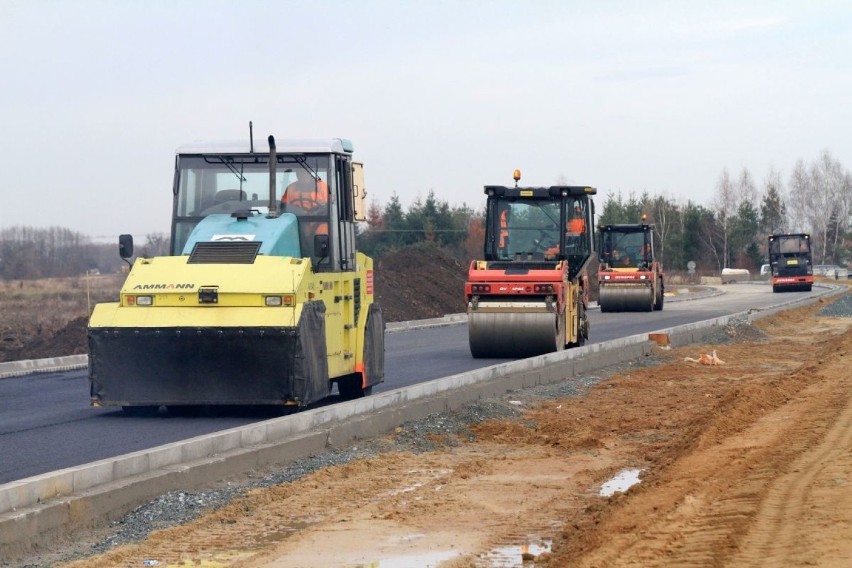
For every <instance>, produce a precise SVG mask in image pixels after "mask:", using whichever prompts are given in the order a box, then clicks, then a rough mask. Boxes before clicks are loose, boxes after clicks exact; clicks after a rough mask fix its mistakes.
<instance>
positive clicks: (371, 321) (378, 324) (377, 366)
mask: <svg viewBox="0 0 852 568" xmlns="http://www.w3.org/2000/svg"><path fill="white" fill-rule="evenodd" d="M366 325H367V328H366V330H365V331H364V372H365V373H366V375H367V386H368V387H369V386H373V385H377V384H379V383H381V382H383V381H384V377H385V318H384V316H383V315H382V309H381V308H380V307H379V305H378V304H375V303H374V304H370V309H369V310H368V311H367V324H366Z"/></svg>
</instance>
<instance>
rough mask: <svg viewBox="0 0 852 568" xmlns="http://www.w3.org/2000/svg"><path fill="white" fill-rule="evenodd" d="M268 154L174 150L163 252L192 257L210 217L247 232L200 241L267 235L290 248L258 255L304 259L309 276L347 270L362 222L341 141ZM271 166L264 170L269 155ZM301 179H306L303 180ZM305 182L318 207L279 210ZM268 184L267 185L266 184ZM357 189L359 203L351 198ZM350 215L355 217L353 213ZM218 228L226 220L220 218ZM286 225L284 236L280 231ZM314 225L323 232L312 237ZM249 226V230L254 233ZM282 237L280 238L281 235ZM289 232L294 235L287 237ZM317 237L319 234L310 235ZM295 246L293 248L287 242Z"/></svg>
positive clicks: (353, 172) (215, 147)
mask: <svg viewBox="0 0 852 568" xmlns="http://www.w3.org/2000/svg"><path fill="white" fill-rule="evenodd" d="M273 150H274V152H272V153H270V146H269V143H268V141H265V142H264V143H261V144H253V143H252V144H251V146H249V144H248V143H245V142H235V143H228V142H225V143H198V144H192V145H188V146H183V147H181V148H178V150H177V157H176V160H175V178H174V186H173V194H174V206H173V218H172V233H171V254H172V255H188V254H191V253H192V248H193V247H194V246H195V244H196V243H195V241H196V240H197V237H198V232H196V233H195V234H194V233H193V231H195V230H196V228H198V227H199V224H200V223H201V222H202V221H204V220H205V219H208V218H210V217H211V216H212V215H225V216H228V217H231V218H233V219H234V220H236V221H243V222H248V223H249V224H250V225H251V226H252V228H250V229H242V228H241V229H240V230H238V231H236V233H238V234H230V233H229V231H228V230H220V231H219V232H218V233H217V234H209V235H206V236H204V237H201V238H203V239H204V240H212V241H222V242H227V241H228V240H240V241H245V240H249V241H251V240H261V239H263V238H265V235H266V236H268V235H269V234H270V232H271V233H275V234H278V235H279V238H281V237H280V235H281V234H285V235H287V238H286V239H285V240H287V241H289V243H290V245H291V246H277V247H276V248H274V249H268V248H263V249H261V252H260V254H263V253H264V251H266V254H277V255H280V256H298V257H301V258H310V259H311V263H312V265H313V267H314V270H315V271H326V272H327V271H339V270H353V269H354V268H355V221H356V218H357V219H360V218H362V217H363V203H362V200H363V191H362V187H361V185H362V184H361V181H360V180H361V175H362V174H361V164H357V163H353V162H352V161H351V154H352V151H353V147H352V143H351V142H349V141H348V140H344V139H339V138H335V139H327V140H280V141H278V142H277V143H276V144H275V147H274V148H273ZM271 155H274V156H275V167H274V168H270V156H271ZM305 173H307V174H308V176H305ZM300 175H302V176H303V180H302V182H303V183H304V179H305V178H306V177H307V178H308V179H311V180H313V182H314V184H315V186H316V189H317V191H318V192H319V191H322V192H324V193H327V195H321V196H319V198H320V199H318V201H319V202H320V203H321V205H320V206H319V207H316V208H313V209H311V210H306V209H300V208H296V207H290V208H289V209H290V210H284V211H282V201H281V200H282V197H283V195H284V193H285V191H286V190H287V188H288V187H292V185H293V184H295V183H296V182H297V181H298V180H297V176H300ZM272 178H274V179H272ZM359 191H360V194H361V199H357V198H355V195H357V194H358V193H359ZM356 209H358V211H357V212H356ZM221 221H222V223H223V226H229V227H240V226H239V225H233V224H232V225H227V224H226V223H227V219H224V218H223V219H221ZM288 223H290V224H293V225H294V229H293V230H292V231H289V230H288V229H286V228H285V227H284V225H286V224H288ZM318 227H323V228H324V230H320V231H318ZM255 228H257V230H255ZM282 231H283V233H282ZM293 233H295V234H296V235H298V236H297V237H294V236H292V235H293ZM317 233H324V234H325V236H322V235H319V236H318V235H317ZM293 241H298V242H293Z"/></svg>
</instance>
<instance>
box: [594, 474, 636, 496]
mask: <svg viewBox="0 0 852 568" xmlns="http://www.w3.org/2000/svg"><path fill="white" fill-rule="evenodd" d="M643 471H644V470H642V469H623V470H621V471H619V472H618V473H617V474H615V477H613V478H612V479H610V480H609V481H607V482H606V483H604V484H603V485H601V490H600V491H599V492H598V495H600V496H601V497H612V496H613V495H615V494H616V493H619V492H621V493H624V492H625V491H627V490H628V489H630V488H631V487H633V486H634V485H636V484H637V483H639V481H640V480H639V474H641V473H642V472H643Z"/></svg>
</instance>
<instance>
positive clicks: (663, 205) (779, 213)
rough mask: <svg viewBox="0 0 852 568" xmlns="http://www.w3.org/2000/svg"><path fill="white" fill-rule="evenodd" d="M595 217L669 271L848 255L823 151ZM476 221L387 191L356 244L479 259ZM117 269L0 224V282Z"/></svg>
mask: <svg viewBox="0 0 852 568" xmlns="http://www.w3.org/2000/svg"><path fill="white" fill-rule="evenodd" d="M560 183H563V182H562V181H561V180H560ZM597 214H598V219H597V223H598V225H602V224H611V223H638V222H640V221H641V219H642V216H643V214H644V215H646V216H647V221H646V222H648V223H651V224H653V226H654V232H655V236H656V240H657V243H656V244H657V247H656V250H657V254H658V256H659V257H660V258H661V259H662V260H663V262H664V264H665V266H666V267H667V269H669V270H684V271H685V270H686V269H687V263H689V262H690V261H693V262H695V264H696V269H697V271H698V272H703V273H709V272H719V271H721V270H722V269H724V268H730V267H736V268H748V269H750V270H756V269H757V268H758V267H759V266H760V265H761V264H763V263H765V262H766V261H767V260H766V255H767V251H766V246H767V237H768V235H770V234H773V233H775V234H777V233H796V232H805V233H809V234H810V235H811V237H812V241H813V252H814V262H815V263H816V264H840V265H844V264H846V263H847V262H848V259H849V258H850V257H852V232H850V230H852V226H851V225H852V219H851V218H850V217H852V175H850V173H849V170H847V169H846V168H845V167H844V166H843V165H842V164H841V163H840V161H839V160H837V159H836V158H835V157H834V156H832V155H831V153H830V152H829V151H827V150H826V151H823V152H822V153H821V154H820V155H819V156H818V157H817V158H816V159H815V160H813V161H812V162H806V161H804V160H798V161H797V162H796V164H795V165H794V167H793V169H792V171H791V173H790V176H789V178H788V180H787V182H786V184H785V181H784V177H783V175H782V173H781V172H780V171H778V170H776V169H774V168H773V169H771V170H770V171H769V173H768V174H767V175H766V177H765V178H764V179H763V180H761V182H759V183H758V182H757V181H756V180H755V179H754V177H753V176H752V174H751V173H750V172H749V170H748V169H747V168H743V169H742V170H741V171H740V172H739V173H737V174H736V175H732V174H731V172H730V171H729V170H728V169H727V168H725V169H723V170H722V172H721V173H720V174H719V177H718V179H717V181H716V184H715V193H714V195H713V196H712V199H711V200H710V202H709V203H707V204H701V203H697V202H695V201H692V200H677V199H674V198H672V197H669V196H667V195H665V193H664V192H660V193H657V194H653V193H651V192H649V191H647V190H645V191H643V192H641V193H639V194H637V193H636V192H629V193H628V194H627V195H626V196H625V195H624V194H623V193H621V192H618V193H615V194H610V195H608V196H607V197H606V198H605V199H604V200H603V202H602V203H601V202H600V201H598V203H597ZM484 217H485V209H484V205H482V206H480V207H479V208H473V207H471V206H468V205H466V204H462V205H460V206H455V205H450V204H449V203H448V202H447V201H441V200H439V199H437V198H436V197H435V193H434V191H430V192H429V193H428V195H427V196H426V198H425V199H420V198H419V199H417V200H416V201H415V202H414V203H413V204H412V205H411V206H410V207H408V208H407V209H405V208H404V207H403V206H402V204H401V202H400V199H399V196H397V195H396V194H394V195H393V196H392V197H391V199H390V201H389V202H388V203H387V204H385V205H382V204H380V203H378V202H373V203H371V205H370V207H369V209H368V213H367V221H366V222H365V223H362V224H361V226H360V227H359V231H358V233H359V236H358V246H359V248H360V250H362V251H364V252H365V253H366V254H368V255H370V256H373V257H375V258H381V257H382V256H383V255H385V254H387V253H388V252H391V251H394V250H398V249H400V248H404V247H408V246H412V245H420V246H434V247H440V248H442V249H444V250H446V251H449V252H451V253H453V254H455V255H456V256H457V257H459V258H460V259H462V260H465V261H468V260H471V259H474V258H479V257H481V255H482V248H483V241H484V235H485V218H484ZM168 244H169V243H168V237H167V236H166V235H163V234H161V233H155V234H151V235H148V236H147V237H146V242H145V244H144V245H143V246H142V247H138V250H137V253H138V254H139V255H141V256H156V255H160V254H167V251H168ZM122 266H123V263H122V261H121V260H120V259H119V258H118V254H117V247H116V245H115V244H96V243H93V242H91V240H90V239H89V238H88V237H86V236H85V235H82V234H80V233H76V232H74V231H71V230H69V229H64V228H61V227H50V228H46V229H40V228H33V227H10V228H5V229H0V278H3V279H30V278H44V277H50V276H73V275H79V274H83V273H85V272H86V271H87V270H88V271H91V270H99V271H101V272H112V271H116V270H119V269H120V267H122Z"/></svg>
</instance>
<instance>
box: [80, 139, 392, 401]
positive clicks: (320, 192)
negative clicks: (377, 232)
mask: <svg viewBox="0 0 852 568" xmlns="http://www.w3.org/2000/svg"><path fill="white" fill-rule="evenodd" d="M352 154H353V146H352V143H351V142H350V141H349V140H346V139H342V138H334V139H301V140H283V141H279V142H278V143H277V144H276V141H275V139H274V138H273V137H272V136H270V137H269V138H268V139H267V141H266V143H265V144H261V145H260V146H259V147H257V148H255V144H254V142H253V140H251V137H250V140H249V141H247V142H223V143H196V144H192V145H188V146H184V147H181V148H178V150H177V157H176V161H175V175H174V185H173V187H172V193H173V198H174V199H173V213H172V226H171V242H170V246H171V251H170V255H169V256H161V257H154V258H136V260H135V262H133V263H132V267H131V269H130V272H129V274H128V276H127V280H126V281H125V283H124V285H123V287H122V289H121V292H120V297H119V301H118V302H116V303H106V304H99V305H97V306H96V307H95V310H94V312H93V313H92V316H91V319H90V321H89V326H88V347H89V380H90V392H91V403H92V405H94V406H120V407H123V408H124V409H125V410H127V411H129V412H133V411H138V410H142V409H145V410H150V409H152V408H158V407H160V406H166V407H170V406H175V407H181V406H198V405H277V406H294V407H304V406H307V405H309V404H311V403H313V402H316V401H318V400H320V399H322V398H324V397H326V396H328V395H329V394H330V393H331V391H332V386H333V385H334V384H336V385H337V389H338V391H339V393H340V395H342V396H343V397H344V398H357V397H361V396H364V395H366V394H369V393H370V391H371V389H372V387H373V386H374V385H376V384H378V383H380V382H382V380H383V377H384V330H385V324H384V320H383V318H382V312H381V309H380V308H379V306H378V304H376V303H375V302H374V293H375V290H374V278H373V261H372V259H370V258H369V257H367V256H365V255H364V254H362V253H360V252H358V251H357V250H356V247H355V235H356V228H355V223H356V221H358V220H362V219H364V218H365V215H364V213H365V203H364V199H365V195H366V194H365V191H364V182H363V167H362V164H360V163H357V162H354V161H353V160H352ZM119 251H120V253H121V255H122V257H124V258H125V260H127V259H129V258H131V257H132V254H133V241H132V237H131V236H129V235H122V236H121V237H120V239H119ZM128 263H129V261H128Z"/></svg>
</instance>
